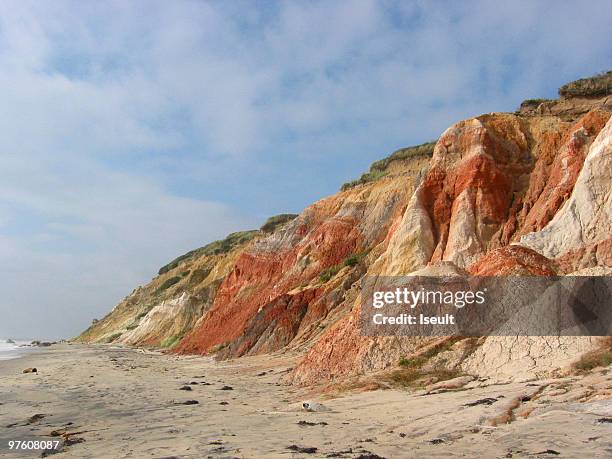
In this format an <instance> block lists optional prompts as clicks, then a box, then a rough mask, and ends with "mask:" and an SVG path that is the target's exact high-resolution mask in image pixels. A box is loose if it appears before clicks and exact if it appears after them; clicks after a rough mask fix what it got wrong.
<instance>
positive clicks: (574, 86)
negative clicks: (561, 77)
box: [559, 70, 612, 97]
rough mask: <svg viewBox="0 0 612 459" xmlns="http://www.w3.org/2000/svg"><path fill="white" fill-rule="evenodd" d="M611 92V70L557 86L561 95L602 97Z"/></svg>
mask: <svg viewBox="0 0 612 459" xmlns="http://www.w3.org/2000/svg"><path fill="white" fill-rule="evenodd" d="M609 94H612V70H609V71H607V72H604V73H599V74H597V75H593V76H592V77H588V78H581V79H579V80H576V81H572V82H570V83H567V84H566V85H563V86H561V87H560V88H559V95H560V96H562V97H602V96H607V95H609Z"/></svg>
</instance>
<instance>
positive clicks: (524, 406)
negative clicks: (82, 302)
mask: <svg viewBox="0 0 612 459" xmlns="http://www.w3.org/2000/svg"><path fill="white" fill-rule="evenodd" d="M292 365H293V359H292V358H291V357H288V356H272V357H270V356H266V357H254V358H245V359H240V360H235V361H227V362H215V361H214V360H212V359H210V358H206V357H176V356H169V355H163V354H159V353H156V352H150V351H143V350H137V349H127V348H125V349H123V348H118V347H108V346H95V347H94V346H80V345H66V344H62V345H54V346H51V347H49V348H44V349H40V350H38V351H36V352H32V353H29V354H27V355H26V356H24V357H22V358H19V359H15V360H9V361H4V362H2V363H0V426H1V427H0V432H1V434H0V440H1V441H2V448H1V449H0V456H2V457H40V456H41V453H42V451H40V450H39V451H30V452H20V453H16V452H11V451H8V448H7V444H8V443H7V442H8V441H9V440H19V439H39V440H52V439H53V440H60V441H61V442H62V445H63V446H62V451H61V452H60V453H58V454H57V455H56V456H55V457H78V458H99V457H108V458H122V457H126V458H128V457H133V458H140V457H153V458H162V457H181V458H182V457H185V458H192V457H193V458H201V457H211V458H224V457H227V458H231V457H240V458H256V457H260V458H272V457H279V458H280V457H283V458H298V457H313V458H314V457H317V458H319V457H345V458H356V457H361V458H376V457H386V458H397V457H400V458H402V457H534V456H550V457H553V456H557V455H559V456H560V457H610V455H611V454H612V444H611V442H610V439H611V438H612V436H611V435H610V433H611V429H612V424H611V423H610V421H611V419H610V417H611V416H612V401H611V400H610V399H609V393H610V389H611V384H610V377H609V375H607V374H606V373H607V372H606V371H605V370H600V371H598V372H595V373H594V374H592V375H590V376H587V377H574V378H565V379H559V380H548V381H535V382H524V383H513V384H507V385H490V386H485V387H474V386H478V385H481V384H483V383H479V382H478V381H475V382H474V383H472V384H471V385H469V386H468V387H472V388H470V389H467V390H460V391H446V392H441V393H434V394H428V395H426V394H425V393H424V392H423V391H421V392H413V393H410V392H407V391H403V390H395V389H390V390H377V391H369V392H361V393H348V392H347V393H343V394H341V395H334V396H330V395H329V394H327V395H322V394H319V395H316V393H313V392H312V389H305V388H297V387H292V386H287V385H284V384H282V383H281V381H282V377H283V375H284V374H285V372H286V371H287V370H288V369H289V368H291V366H292ZM28 367H36V369H37V373H28V374H24V373H22V370H23V369H25V368H28ZM184 387H188V388H190V389H191V390H181V388H184ZM585 391H590V393H591V394H592V393H593V391H598V393H600V394H601V396H598V397H595V399H593V398H592V397H591V399H590V400H591V401H590V402H588V403H580V402H579V401H578V400H580V398H581V397H584V395H585ZM189 400H195V401H197V402H198V403H197V404H196V403H194V404H191V405H189V404H184V403H185V402H187V401H189ZM305 400H310V401H314V402H318V403H321V404H323V406H324V408H323V409H322V411H316V412H306V411H304V410H303V409H302V407H301V404H302V402H303V401H305ZM517 400H518V402H517ZM190 403H193V402H190ZM508 412H510V413H511V418H512V419H510V420H511V422H510V423H507V424H504V423H503V422H506V421H507V420H506V419H503V415H504V413H506V414H507V413H508ZM500 416H501V417H500ZM494 419H500V420H501V421H499V424H498V425H497V426H495V424H496V422H492V420H494ZM557 453H558V454H557Z"/></svg>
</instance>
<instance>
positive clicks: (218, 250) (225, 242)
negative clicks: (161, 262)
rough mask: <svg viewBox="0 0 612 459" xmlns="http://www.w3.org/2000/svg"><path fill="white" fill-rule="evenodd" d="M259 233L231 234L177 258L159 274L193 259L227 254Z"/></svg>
mask: <svg viewBox="0 0 612 459" xmlns="http://www.w3.org/2000/svg"><path fill="white" fill-rule="evenodd" d="M258 233H259V231H257V230H251V231H239V232H237V233H231V234H230V235H229V236H227V237H226V238H225V239H222V240H219V241H214V242H211V243H210V244H207V245H205V246H204V247H200V248H199V249H195V250H191V251H190V252H187V253H186V254H184V255H181V256H180V257H178V258H175V259H174V260H172V261H171V262H170V263H168V264H167V265H165V266H162V267H161V268H160V269H159V271H158V274H159V275H161V274H164V273H167V272H168V271H170V270H172V269H174V268H176V267H177V266H178V265H180V264H181V263H183V262H185V261H187V260H191V259H193V258H197V257H201V256H205V255H206V256H210V255H220V254H223V253H227V252H229V251H231V250H233V249H234V248H236V247H238V246H239V245H242V244H244V243H246V242H248V241H250V240H251V239H253V238H254V237H255V236H256V235H257V234H258Z"/></svg>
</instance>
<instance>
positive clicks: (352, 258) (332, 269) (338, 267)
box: [319, 252, 367, 282]
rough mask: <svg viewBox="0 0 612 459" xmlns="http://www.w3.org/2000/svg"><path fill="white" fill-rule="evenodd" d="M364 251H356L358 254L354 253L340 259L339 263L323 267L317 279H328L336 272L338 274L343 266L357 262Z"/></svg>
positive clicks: (323, 280)
mask: <svg viewBox="0 0 612 459" xmlns="http://www.w3.org/2000/svg"><path fill="white" fill-rule="evenodd" d="M366 253H367V252H362V253H358V254H355V255H351V256H349V257H347V258H345V259H344V261H342V263H339V264H337V265H334V266H330V267H329V268H325V269H324V270H323V271H321V273H320V274H319V280H320V281H321V282H327V281H329V280H330V279H331V278H332V277H334V276H335V275H336V274H338V273H339V272H340V270H341V269H342V268H343V267H345V266H355V265H356V264H357V263H359V261H360V260H361V259H362V258H363V257H364V256H365V254H366Z"/></svg>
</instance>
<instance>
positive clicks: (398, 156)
mask: <svg viewBox="0 0 612 459" xmlns="http://www.w3.org/2000/svg"><path fill="white" fill-rule="evenodd" d="M435 145H436V142H435V141H434V142H426V143H423V144H421V145H415V146H413V147H407V148H401V149H399V150H397V151H394V152H393V153H391V154H390V155H389V156H387V157H386V158H383V159H380V160H378V161H375V162H373V163H372V165H371V166H370V170H369V171H368V172H365V173H364V174H362V175H361V177H359V178H358V179H357V180H353V181H351V182H347V183H345V184H344V185H342V187H341V188H340V189H341V190H342V191H345V190H348V189H350V188H353V187H356V186H358V185H362V184H364V183H368V182H373V181H375V180H378V179H379V178H381V177H384V176H385V175H387V168H388V167H389V165H390V164H391V163H392V162H393V161H401V160H404V159H408V158H414V157H418V156H428V157H431V156H432V155H433V150H434V147H435Z"/></svg>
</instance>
